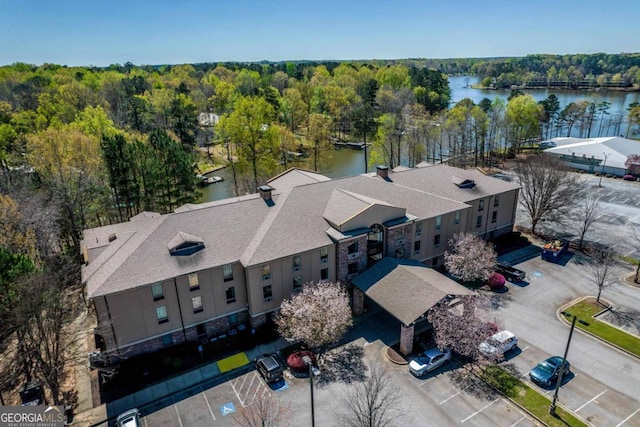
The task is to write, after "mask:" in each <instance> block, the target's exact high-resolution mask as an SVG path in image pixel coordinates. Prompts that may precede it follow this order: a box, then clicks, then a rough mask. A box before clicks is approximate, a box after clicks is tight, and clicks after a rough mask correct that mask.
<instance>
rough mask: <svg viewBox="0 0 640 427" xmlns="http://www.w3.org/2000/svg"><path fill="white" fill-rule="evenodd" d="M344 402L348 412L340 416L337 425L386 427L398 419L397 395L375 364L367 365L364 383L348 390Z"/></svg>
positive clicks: (399, 412) (398, 401)
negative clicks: (339, 422)
mask: <svg viewBox="0 0 640 427" xmlns="http://www.w3.org/2000/svg"><path fill="white" fill-rule="evenodd" d="M344 401H345V403H346V405H347V411H348V412H347V414H345V415H343V416H342V417H341V418H342V419H341V420H340V421H341V425H345V426H349V427H383V426H384V427H386V426H392V425H394V422H395V421H397V420H398V419H399V418H400V417H401V416H402V409H401V400H400V394H399V392H398V390H397V389H396V388H395V387H394V386H393V385H392V384H391V383H390V381H389V376H388V374H387V373H386V371H385V370H384V369H383V368H382V367H381V366H378V365H371V367H370V375H369V376H368V377H367V379H366V380H364V381H363V382H359V383H356V384H354V385H352V386H350V387H349V390H348V391H347V394H346V396H345V398H344Z"/></svg>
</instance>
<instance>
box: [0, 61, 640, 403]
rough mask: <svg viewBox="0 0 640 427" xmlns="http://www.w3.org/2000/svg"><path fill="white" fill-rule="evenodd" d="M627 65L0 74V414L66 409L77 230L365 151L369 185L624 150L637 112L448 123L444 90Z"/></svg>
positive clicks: (453, 112) (552, 105) (622, 76)
mask: <svg viewBox="0 0 640 427" xmlns="http://www.w3.org/2000/svg"><path fill="white" fill-rule="evenodd" d="M638 58H639V56H637V55H567V56H551V55H532V56H528V57H525V58H495V59H459V60H458V59H447V60H419V59H416V60H397V61H367V62H364V61H350V62H323V63H319V62H310V61H303V62H283V63H247V64H242V63H207V64H194V65H188V64H187V65H173V66H170V65H162V66H135V65H133V64H130V63H127V64H123V65H112V66H110V67H106V68H98V67H66V66H60V65H54V64H44V65H41V66H35V65H30V64H22V63H18V64H13V65H10V66H4V67H0V297H1V298H0V321H1V322H2V324H3V326H4V330H3V334H2V336H0V346H1V347H2V348H0V350H2V351H3V352H4V354H5V355H7V357H5V359H6V360H15V362H14V363H12V364H9V365H7V366H2V367H0V368H1V369H3V372H2V374H1V375H0V400H1V399H2V397H3V395H2V393H3V391H5V390H10V389H12V387H14V386H15V384H16V383H17V382H19V381H24V380H27V381H28V380H30V379H31V378H36V377H37V378H42V379H45V383H46V386H47V389H48V393H49V394H50V395H51V396H52V399H53V400H55V401H56V403H57V402H59V401H61V400H62V399H63V394H64V392H65V390H63V387H62V384H63V382H64V374H61V373H62V372H66V371H67V370H68V368H69V366H71V365H72V364H73V363H75V362H77V361H74V359H73V357H72V356H73V355H72V354H70V353H68V350H65V349H68V348H71V347H72V346H71V345H70V343H72V342H73V341H74V340H76V339H81V338H80V337H77V336H76V335H74V334H73V333H72V331H74V330H75V329H74V328H73V327H71V324H70V323H69V322H71V321H72V320H73V319H75V318H76V317H77V313H79V312H82V304H83V303H84V301H83V300H82V299H81V295H82V289H81V284H80V280H79V264H80V262H81V261H82V250H81V245H80V242H81V240H82V232H83V230H84V229H86V228H90V227H96V226H101V225H106V224H110V223H114V222H120V221H127V220H128V219H129V218H131V217H132V216H134V215H136V214H138V213H140V212H143V211H153V212H160V213H168V212H171V211H173V210H174V209H175V208H176V207H178V206H180V205H183V204H185V203H192V202H196V201H197V200H198V197H199V194H198V186H197V184H198V177H197V174H201V173H203V172H204V171H206V170H208V169H209V168H211V167H214V166H221V165H227V167H229V168H231V169H232V170H233V177H234V183H233V184H234V188H235V192H236V194H237V195H240V194H245V193H247V192H254V191H256V187H257V186H259V185H261V184H262V183H264V182H265V181H266V179H268V178H269V177H271V176H273V175H275V174H277V173H279V172H281V171H283V170H286V169H287V168H288V167H290V166H291V163H290V162H291V160H292V158H291V154H292V153H293V154H295V155H304V156H308V157H310V158H311V160H312V161H313V164H314V167H315V168H316V169H317V165H318V161H319V160H321V159H323V158H324V157H325V156H326V155H327V153H328V151H330V150H332V149H333V148H334V144H335V143H336V142H340V141H345V140H346V141H361V142H363V143H364V147H366V148H365V150H366V151H365V165H364V166H365V167H371V166H372V165H375V164H386V165H388V166H390V167H391V168H394V167H396V166H399V165H406V166H415V165H416V164H418V163H420V162H421V161H425V160H426V161H429V162H448V163H450V164H452V165H455V166H460V167H469V166H481V165H492V164H493V163H494V162H495V161H496V159H497V158H498V157H504V156H509V155H514V154H515V153H517V152H518V151H520V150H521V149H522V148H523V147H525V146H532V142H534V141H538V140H540V139H541V138H548V137H553V136H565V135H569V134H572V132H574V133H575V132H576V130H578V133H579V135H580V136H584V137H593V136H604V135H615V134H618V132H619V130H620V124H621V123H622V122H623V121H625V120H626V121H628V122H629V125H630V126H629V128H630V129H631V132H632V134H633V133H634V132H635V131H636V130H637V127H638V124H639V123H640V107H638V106H637V105H630V106H629V108H628V111H627V113H628V114H626V115H625V116H623V115H621V114H617V115H616V114H609V107H610V106H609V105H607V103H599V104H595V103H593V102H589V101H586V100H585V101H583V102H575V103H571V104H570V105H566V106H561V105H559V102H558V99H557V98H556V97H555V96H554V95H551V96H549V98H547V99H546V100H544V101H542V102H536V101H535V100H534V99H533V98H532V97H531V96H529V95H525V94H524V93H523V92H522V91H521V90H520V89H519V88H514V90H513V92H512V96H511V97H510V98H509V100H508V102H503V101H501V100H499V99H496V100H493V101H492V100H489V99H486V98H485V99H483V100H482V101H481V102H480V103H479V104H478V105H476V104H474V102H473V101H471V100H469V99H464V100H462V101H460V102H458V103H456V104H455V105H450V89H449V85H448V79H447V74H459V73H474V74H477V75H480V76H482V77H486V78H489V81H487V84H489V85H494V86H503V85H504V86H508V87H512V86H513V85H523V84H525V83H527V84H528V83H530V82H533V81H536V79H538V80H539V79H542V76H546V78H547V80H546V81H547V82H553V81H556V80H557V81H560V80H562V79H564V78H565V77H566V79H569V80H571V79H573V80H571V81H574V80H575V81H576V82H578V81H582V80H584V79H588V80H589V81H591V80H593V81H595V82H596V83H595V84H597V85H602V86H610V85H611V84H610V83H615V82H622V83H621V85H620V86H625V87H634V85H635V86H638V85H639V84H640V80H639V79H640V77H639V76H640V73H638V65H637V62H638V60H639V59H638ZM554 70H555V71H554ZM602 76H604V77H602ZM601 77H602V78H601ZM594 79H595V80H594ZM601 83H602V84H601ZM616 84H617V83H616ZM596 122H597V123H598V126H595V123H596ZM33 289H38V292H33V291H32V290H33ZM25 307H30V310H25V309H24V308H25ZM44 307H46V309H44ZM16 337H18V338H19V339H15V338H16ZM56 372H57V373H58V374H52V373H56ZM0 403H1V402H0Z"/></svg>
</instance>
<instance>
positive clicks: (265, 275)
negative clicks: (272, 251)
mask: <svg viewBox="0 0 640 427" xmlns="http://www.w3.org/2000/svg"><path fill="white" fill-rule="evenodd" d="M260 272H261V275H262V280H269V279H271V265H269V264H262V267H260Z"/></svg>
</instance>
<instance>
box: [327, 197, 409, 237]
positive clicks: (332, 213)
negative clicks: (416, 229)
mask: <svg viewBox="0 0 640 427" xmlns="http://www.w3.org/2000/svg"><path fill="white" fill-rule="evenodd" d="M374 210H375V212H372V211H374ZM365 211H369V214H370V215H368V216H369V217H374V218H375V220H371V218H367V219H364V220H365V221H367V220H368V222H367V223H363V222H362V221H358V216H359V215H361V214H364V213H365ZM405 213H406V209H404V208H398V207H395V206H392V205H390V204H389V203H387V202H384V201H382V200H377V199H374V198H372V197H367V196H363V195H361V194H357V193H353V192H350V191H346V190H342V189H340V188H338V189H334V190H333V191H332V192H331V196H330V197H329V201H328V203H327V204H326V206H325V209H324V213H323V217H324V219H326V220H327V221H328V222H329V224H331V226H332V227H333V228H335V229H336V230H339V231H341V232H345V231H351V230H355V229H358V228H367V227H369V226H370V225H372V224H373V223H374V222H375V223H380V224H381V223H384V222H386V221H389V220H392V219H396V218H401V217H404V216H405Z"/></svg>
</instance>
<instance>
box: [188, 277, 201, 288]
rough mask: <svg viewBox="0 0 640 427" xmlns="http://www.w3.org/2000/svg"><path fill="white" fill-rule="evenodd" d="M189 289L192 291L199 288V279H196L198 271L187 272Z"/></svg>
mask: <svg viewBox="0 0 640 427" xmlns="http://www.w3.org/2000/svg"><path fill="white" fill-rule="evenodd" d="M189 289H190V290H192V291H195V290H197V289H200V281H199V280H198V273H191V274H189Z"/></svg>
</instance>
